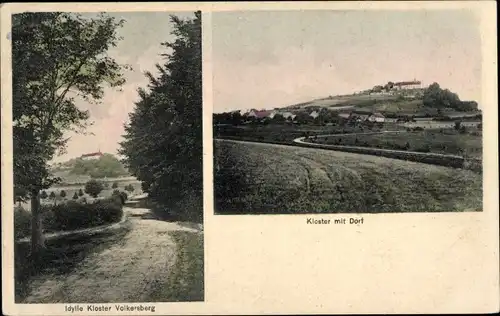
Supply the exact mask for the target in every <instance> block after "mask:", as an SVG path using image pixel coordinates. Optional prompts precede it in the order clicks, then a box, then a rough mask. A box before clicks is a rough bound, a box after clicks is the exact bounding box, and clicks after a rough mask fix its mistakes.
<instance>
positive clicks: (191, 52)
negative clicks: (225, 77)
mask: <svg viewBox="0 0 500 316" xmlns="http://www.w3.org/2000/svg"><path fill="white" fill-rule="evenodd" d="M171 21H172V23H173V25H174V31H173V35H175V37H176V39H175V40H174V41H173V42H170V43H168V42H166V43H162V45H163V46H164V47H165V48H166V49H168V50H170V53H165V54H163V55H162V56H164V57H166V59H167V61H166V63H165V64H164V65H159V64H157V65H156V69H157V70H158V71H159V73H160V74H159V76H158V77H157V78H155V77H154V76H153V75H152V74H151V73H150V72H147V73H146V75H147V77H148V78H149V86H148V88H149V91H147V90H145V89H139V90H138V94H139V99H140V100H139V101H138V102H137V103H136V108H135V110H134V111H133V112H132V113H131V114H130V123H129V124H128V125H126V126H125V131H126V134H125V135H124V138H125V141H124V142H122V143H121V150H120V153H121V154H122V155H124V156H125V157H126V158H125V159H124V162H125V164H126V165H127V167H128V168H129V170H130V171H131V172H132V174H133V175H135V176H136V177H137V178H138V179H139V180H141V181H142V182H143V188H144V189H145V191H147V192H148V193H149V196H150V197H152V198H153V199H155V200H156V201H158V202H161V203H164V204H170V203H171V202H172V201H176V200H177V201H178V200H182V199H184V198H185V197H186V196H189V195H191V194H195V195H196V196H199V197H200V203H199V208H198V212H199V213H200V214H201V213H202V203H201V197H202V173H203V170H202V153H203V151H202V85H201V83H202V82H201V81H202V80H201V79H202V78H201V13H200V12H196V13H195V17H194V18H193V19H190V20H181V19H179V18H178V17H175V16H172V17H171Z"/></svg>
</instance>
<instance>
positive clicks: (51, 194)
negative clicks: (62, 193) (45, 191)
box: [49, 191, 56, 199]
mask: <svg viewBox="0 0 500 316" xmlns="http://www.w3.org/2000/svg"><path fill="white" fill-rule="evenodd" d="M49 197H50V198H51V199H55V198H56V194H55V193H54V191H52V192H50V195H49Z"/></svg>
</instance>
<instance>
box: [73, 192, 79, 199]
mask: <svg viewBox="0 0 500 316" xmlns="http://www.w3.org/2000/svg"><path fill="white" fill-rule="evenodd" d="M73 200H78V193H76V192H75V194H73Z"/></svg>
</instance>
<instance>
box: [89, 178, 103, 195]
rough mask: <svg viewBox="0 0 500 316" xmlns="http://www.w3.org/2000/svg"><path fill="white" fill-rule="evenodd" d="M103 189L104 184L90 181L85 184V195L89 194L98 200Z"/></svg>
mask: <svg viewBox="0 0 500 316" xmlns="http://www.w3.org/2000/svg"><path fill="white" fill-rule="evenodd" d="M103 189H104V187H103V185H102V183H101V182H99V181H96V180H90V181H88V182H87V183H86V184H85V193H88V194H89V195H90V196H92V197H93V198H96V197H97V196H98V195H99V193H101V191H102V190H103Z"/></svg>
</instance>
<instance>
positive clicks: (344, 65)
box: [212, 10, 481, 113]
mask: <svg viewBox="0 0 500 316" xmlns="http://www.w3.org/2000/svg"><path fill="white" fill-rule="evenodd" d="M479 22H480V20H479V18H478V17H476V16H475V15H474V14H473V13H472V12H469V11H464V10H453V11H451V10H447V11H435V10H434V11H429V10H427V11H423V10H421V11H253V12H249V11H247V12H217V13H213V14H212V41H213V45H212V60H213V64H212V72H213V104H214V105H213V111H214V112H216V113H220V112H224V111H229V110H240V109H250V108H257V109H263V108H265V109H270V108H274V107H281V106H286V105H291V104H294V103H300V102H305V101H310V100H312V99H316V98H322V97H327V96H329V95H336V94H344V93H346V94H347V93H352V92H355V91H360V90H365V89H369V88H371V87H373V86H374V85H378V84H385V83H387V82H388V81H394V82H396V81H406V80H413V79H417V80H420V81H422V84H423V85H425V86H426V85H429V84H431V83H433V82H438V83H439V84H440V85H441V87H442V88H448V89H450V90H451V91H453V92H456V93H457V94H458V95H459V97H460V98H461V99H462V100H475V101H477V102H478V103H479V106H480V107H481V100H480V97H481V37H480V33H479Z"/></svg>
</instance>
